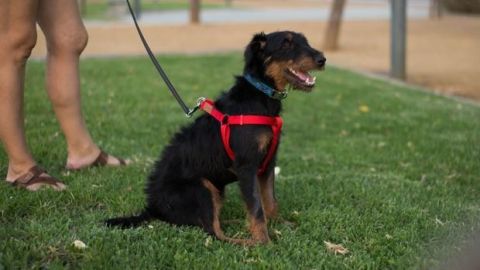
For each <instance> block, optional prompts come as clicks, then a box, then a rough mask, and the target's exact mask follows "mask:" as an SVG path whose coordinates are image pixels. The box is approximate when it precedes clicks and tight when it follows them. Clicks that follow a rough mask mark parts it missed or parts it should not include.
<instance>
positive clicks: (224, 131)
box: [200, 99, 283, 175]
mask: <svg viewBox="0 0 480 270" xmlns="http://www.w3.org/2000/svg"><path fill="white" fill-rule="evenodd" d="M200 109H201V110H203V111H205V112H206V113H208V114H210V115H211V116H212V117H213V118H215V119H216V120H217V121H218V122H220V132H221V137H222V142H223V147H224V148H225V151H226V152H227V155H228V156H229V157H230V159H231V160H235V153H234V152H233V150H232V148H231V147H230V126H231V125H266V126H270V127H271V128H272V133H273V136H272V141H271V143H270V148H269V149H268V152H267V155H266V156H265V159H264V160H263V162H262V165H261V166H260V168H259V170H258V175H262V174H263V173H265V171H266V169H267V167H268V164H270V161H271V160H272V158H273V156H274V154H275V151H276V150H277V145H278V140H279V137H280V131H281V129H282V124H283V121H282V118H281V117H279V116H276V117H273V116H264V115H228V114H224V113H222V112H220V111H219V110H218V109H217V108H215V104H214V102H213V101H211V100H209V99H205V100H204V101H203V102H202V103H200Z"/></svg>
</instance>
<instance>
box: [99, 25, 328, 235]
mask: <svg viewBox="0 0 480 270" xmlns="http://www.w3.org/2000/svg"><path fill="white" fill-rule="evenodd" d="M244 56H245V68H244V73H249V74H251V75H252V76H254V77H256V78H258V79H260V80H261V81H263V82H264V83H266V84H268V85H271V86H273V87H276V86H278V82H277V81H276V79H275V78H273V77H272V76H269V75H267V69H268V67H269V65H271V64H272V63H275V62H284V61H288V60H291V61H293V62H299V61H300V60H305V59H306V58H308V59H309V61H310V60H311V61H313V62H314V63H315V65H314V66H312V67H308V68H305V69H306V70H305V71H308V70H309V69H314V68H316V69H320V68H322V67H323V66H324V64H325V58H324V56H323V54H322V53H321V52H319V51H317V50H315V49H313V48H311V47H310V46H309V44H308V42H307V40H306V39H305V37H304V36H303V35H301V34H298V33H294V32H274V33H271V34H268V35H266V34H263V33H260V34H256V35H255V36H254V37H253V39H252V40H251V42H250V43H249V44H248V46H247V47H246V50H245V54H244ZM307 69H308V70H307ZM290 84H292V83H290ZM279 90H283V89H279ZM215 106H216V107H217V108H218V109H219V110H220V111H222V112H223V113H227V114H229V115H238V114H244V115H245V114H255V115H266V116H278V115H279V114H280V112H281V110H282V104H281V101H280V100H276V99H272V98H270V97H268V96H266V95H265V94H263V93H262V92H260V91H258V90H257V89H256V88H254V87H253V86H252V85H251V84H250V83H249V82H247V81H246V80H245V79H244V78H243V77H237V78H236V81H235V84H234V86H233V87H232V88H231V89H230V90H229V91H228V92H226V93H224V94H222V96H221V97H220V98H219V99H217V100H216V101H215ZM261 134H267V135H268V134H271V130H270V127H268V126H258V125H256V126H253V125H250V126H248V125H245V126H233V127H232V128H231V138H230V145H231V147H232V149H233V151H234V152H235V161H232V160H231V159H230V158H229V157H228V156H227V154H226V152H225V150H224V146H223V144H222V140H221V137H220V125H219V122H217V120H215V119H214V118H213V117H211V116H209V115H207V114H203V115H201V116H200V117H198V118H197V119H196V120H195V121H194V122H193V123H192V124H191V125H189V126H186V127H184V128H182V129H181V130H180V131H179V132H178V133H176V134H175V135H174V137H173V138H172V140H171V142H170V144H169V145H168V146H167V147H165V149H164V150H163V153H162V155H161V158H160V159H159V160H158V161H157V162H156V163H155V165H154V167H153V171H152V173H151V174H150V176H149V178H148V183H147V186H146V189H145V192H146V194H147V203H146V208H145V209H144V211H143V212H142V213H141V214H140V215H137V216H132V217H123V218H114V219H109V220H107V221H106V224H107V225H109V226H119V227H122V228H127V227H134V226H138V225H140V224H142V223H143V222H145V221H148V220H151V219H159V220H162V221H165V222H168V223H172V224H176V225H193V226H199V227H201V228H203V229H204V230H205V232H207V233H209V234H212V235H215V236H217V237H219V238H221V237H220V236H219V234H218V232H217V231H215V228H214V225H213V220H214V218H215V217H214V216H215V209H214V207H216V206H215V205H214V203H212V199H213V198H212V196H213V195H212V191H211V190H209V189H208V188H207V187H206V186H205V185H204V181H205V180H208V181H210V182H211V183H212V184H213V185H214V186H215V188H216V189H217V190H218V193H219V194H220V196H221V197H223V195H224V187H225V186H226V185H227V184H229V183H232V182H234V181H239V185H240V190H241V193H242V196H243V199H244V201H245V203H246V206H247V211H248V212H249V216H251V217H253V218H254V219H257V220H259V221H260V222H262V221H264V220H265V213H264V208H265V207H262V198H261V194H260V193H261V190H260V188H259V185H258V183H257V181H259V180H258V179H259V178H260V177H257V171H258V168H259V166H260V164H261V163H262V161H263V159H264V157H265V155H266V150H265V149H261V147H260V145H259V141H258V139H257V138H258V137H259V136H260V135H261ZM267 149H268V147H267ZM274 166H275V158H274V159H273V160H272V161H271V162H270V164H269V166H268V168H267V170H266V173H265V175H266V176H267V177H273V168H274ZM264 178H266V177H264ZM262 179H263V178H262ZM271 181H272V183H271V184H272V185H273V178H272V179H271ZM272 187H273V186H272ZM267 214H268V213H267ZM252 230H253V229H252ZM253 234H255V233H253ZM265 237H267V239H266V240H265V239H263V240H262V239H257V240H259V241H261V242H265V241H268V235H266V236H265ZM254 238H258V237H255V235H254Z"/></svg>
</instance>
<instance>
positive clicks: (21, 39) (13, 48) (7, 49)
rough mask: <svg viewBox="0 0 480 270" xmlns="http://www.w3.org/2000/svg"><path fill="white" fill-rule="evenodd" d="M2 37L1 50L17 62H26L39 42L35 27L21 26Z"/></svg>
mask: <svg viewBox="0 0 480 270" xmlns="http://www.w3.org/2000/svg"><path fill="white" fill-rule="evenodd" d="M0 39H1V41H0V50H1V53H2V54H3V55H5V56H6V57H7V58H9V59H11V60H13V61H15V62H25V61H27V59H28V58H29V57H30V55H31V53H32V50H33V48H34V47H35V44H36V42H37V32H36V29H35V28H26V29H20V28H19V29H18V30H17V31H11V33H9V34H7V35H6V36H5V37H3V38H0Z"/></svg>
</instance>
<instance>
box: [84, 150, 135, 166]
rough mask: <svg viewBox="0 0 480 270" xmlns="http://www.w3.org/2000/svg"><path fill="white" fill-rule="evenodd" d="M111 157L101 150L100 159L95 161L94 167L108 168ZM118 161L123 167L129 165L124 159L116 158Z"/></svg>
mask: <svg viewBox="0 0 480 270" xmlns="http://www.w3.org/2000/svg"><path fill="white" fill-rule="evenodd" d="M109 156H110V155H109V154H107V152H105V151H103V150H102V149H100V154H98V157H97V159H95V161H94V162H93V163H92V165H90V166H92V167H98V166H100V167H103V166H107V165H108V157H109ZM116 159H117V160H118V162H119V163H120V165H122V166H125V165H127V162H126V161H125V160H124V159H123V158H116Z"/></svg>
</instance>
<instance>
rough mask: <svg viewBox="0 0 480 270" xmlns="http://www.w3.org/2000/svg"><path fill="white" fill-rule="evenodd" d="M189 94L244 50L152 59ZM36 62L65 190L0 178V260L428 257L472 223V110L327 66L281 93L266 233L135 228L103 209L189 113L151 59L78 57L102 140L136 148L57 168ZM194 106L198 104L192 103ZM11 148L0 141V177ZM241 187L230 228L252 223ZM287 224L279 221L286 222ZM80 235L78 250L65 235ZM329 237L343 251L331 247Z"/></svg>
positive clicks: (127, 206)
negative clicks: (274, 205) (110, 160)
mask: <svg viewBox="0 0 480 270" xmlns="http://www.w3.org/2000/svg"><path fill="white" fill-rule="evenodd" d="M160 58H161V62H162V63H163V64H164V66H165V68H166V70H167V73H169V75H170V76H171V79H172V81H173V82H174V84H175V85H176V87H177V88H178V89H179V90H180V91H181V93H182V95H183V97H184V98H185V100H187V101H189V103H190V104H192V103H193V102H194V100H196V98H197V97H199V96H208V97H211V98H214V97H216V96H218V94H219V93H220V91H221V90H222V89H228V87H229V86H230V85H231V84H232V82H233V75H234V74H238V73H239V72H240V71H241V68H242V59H241V56H240V54H225V55H207V56H160ZM43 72H44V68H43V63H42V62H33V63H30V64H29V65H28V67H27V77H28V80H27V83H26V89H27V90H26V101H25V102H26V115H27V116H26V126H27V136H28V139H29V143H30V145H31V146H32V151H33V153H34V155H35V157H37V159H38V161H39V163H40V164H42V166H44V167H46V168H48V169H49V172H50V173H52V174H53V175H55V176H58V177H61V178H62V179H64V180H65V181H66V182H67V184H68V185H69V189H68V191H66V192H62V193H56V192H53V191H41V192H37V193H30V192H27V191H23V190H15V189H14V188H11V187H9V186H7V185H6V184H2V185H1V188H0V224H1V225H0V243H1V244H0V269H2V265H3V267H4V268H6V269H15V268H43V267H45V268H54V269H55V268H63V267H65V268H85V269H132V268H134V269H149V268H157V269H159V268H161V269H164V268H178V269H258V268H261V269H387V268H388V269H406V268H425V267H426V268H428V267H431V266H435V265H437V264H439V263H440V262H441V260H442V259H441V258H443V257H442V254H445V253H447V254H449V253H452V252H453V251H454V250H456V248H457V247H459V246H460V245H461V244H462V242H463V241H464V240H467V239H468V238H469V236H470V234H471V233H472V232H473V231H474V230H476V229H478V228H479V225H480V221H479V220H480V219H479V217H480V201H479V200H478V198H479V196H480V162H479V161H480V147H479V143H480V141H479V139H480V121H479V119H480V107H479V106H475V105H471V104H468V103H462V102H459V101H455V100H452V99H448V98H445V97H439V96H435V95H432V94H428V93H424V92H421V91H414V90H411V89H408V87H404V86H398V85H393V84H389V83H387V82H384V81H380V80H374V79H369V78H365V77H363V76H360V75H358V74H354V73H351V72H349V71H345V70H340V69H336V68H333V67H329V68H327V70H326V71H325V72H323V73H319V74H317V75H318V79H317V88H316V89H315V90H314V91H313V92H312V93H309V94H306V93H302V92H292V93H291V94H290V96H289V97H288V98H287V99H286V100H285V101H284V112H283V116H284V121H285V124H284V133H283V139H282V143H281V146H280V153H279V160H278V165H279V166H280V167H281V172H280V175H279V177H278V178H277V185H276V190H277V197H278V199H279V203H280V216H281V217H282V220H278V221H272V222H270V223H269V230H270V234H271V236H272V239H273V243H272V244H269V245H266V246H258V247H252V248H244V247H241V246H234V245H231V244H228V243H224V242H220V241H217V240H214V239H212V238H210V237H209V236H207V235H205V234H204V233H203V232H202V231H201V230H199V229H197V228H190V227H173V226H170V225H167V224H164V223H162V222H158V221H157V222H152V223H150V224H149V225H145V226H143V227H140V228H137V229H132V230H116V229H115V230H113V229H107V228H105V227H104V226H103V225H102V220H104V219H105V218H108V217H113V216H118V215H122V214H130V213H135V212H136V211H137V210H139V209H140V208H142V207H143V204H144V195H143V187H144V181H145V177H146V175H147V174H148V172H149V170H150V168H151V166H152V162H153V161H154V160H155V159H156V158H157V157H158V155H159V153H160V151H161V150H162V148H163V147H164V146H165V145H166V144H167V143H168V140H169V138H170V137H171V135H172V134H173V133H174V132H175V131H176V130H178V128H179V127H181V126H182V125H185V124H188V123H189V122H191V120H189V119H186V118H185V117H184V116H183V113H182V111H181V110H180V108H179V107H178V105H177V104H176V103H175V101H174V99H173V98H172V97H171V96H170V94H169V93H168V91H167V89H166V87H165V86H164V84H163V82H162V81H161V80H160V79H159V77H158V76H157V75H156V71H155V70H154V68H153V66H152V65H151V64H150V62H149V60H148V59H147V58H120V59H101V60H99V59H90V60H84V61H83V62H82V69H81V73H82V88H83V102H84V111H85V116H86V119H87V122H88V126H89V128H90V130H91V132H92V134H93V136H94V138H95V139H96V141H97V142H98V143H99V144H100V145H101V147H103V148H104V149H106V150H108V151H110V152H112V153H115V154H118V155H120V156H122V157H128V158H131V159H133V160H134V161H135V163H134V164H133V165H131V166H129V167H126V168H121V169H113V168H94V169H88V170H85V171H82V172H75V173H68V172H66V171H64V170H63V164H64V162H65V158H66V150H65V141H64V138H63V137H62V135H61V133H59V127H58V124H57V122H56V120H55V118H54V116H53V113H52V109H51V107H50V104H49V103H48V102H47V97H46V94H45V91H44V86H43V85H44V82H43ZM197 114H200V112H197ZM6 166H7V158H6V156H5V153H4V152H3V151H0V175H2V177H3V176H4V175H5V174H6ZM244 217H245V213H244V207H243V204H242V201H241V199H240V196H239V192H238V189H237V186H236V184H233V185H231V186H230V187H229V189H228V190H227V200H226V203H225V207H224V210H223V213H222V220H231V221H232V222H229V223H228V224H224V225H223V227H224V229H225V232H226V234H227V235H230V236H233V235H238V236H241V237H246V236H247V230H246V227H245V222H244V220H245V218H244ZM286 221H288V222H286ZM75 240H81V241H83V242H84V243H85V244H86V245H87V247H86V248H85V249H83V250H79V249H76V248H74V246H73V244H72V243H73V242H74V241H75ZM324 241H329V242H332V243H336V244H341V245H343V246H344V247H345V248H347V249H348V250H349V251H350V252H349V253H348V254H346V255H340V254H336V255H335V254H333V253H331V252H329V251H328V250H327V249H326V248H325V244H324Z"/></svg>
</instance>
